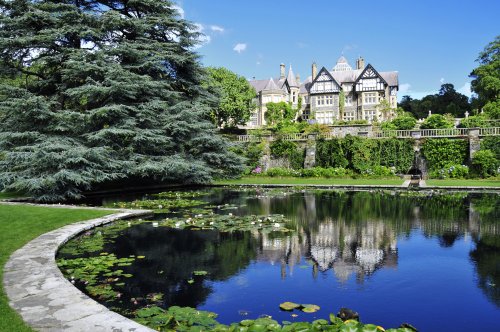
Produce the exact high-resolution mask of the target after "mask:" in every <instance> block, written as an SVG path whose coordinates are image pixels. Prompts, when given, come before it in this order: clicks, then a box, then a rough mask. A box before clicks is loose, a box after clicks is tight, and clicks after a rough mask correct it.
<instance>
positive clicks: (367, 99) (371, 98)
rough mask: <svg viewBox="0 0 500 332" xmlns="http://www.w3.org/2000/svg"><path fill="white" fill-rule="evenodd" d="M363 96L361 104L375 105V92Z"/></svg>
mask: <svg viewBox="0 0 500 332" xmlns="http://www.w3.org/2000/svg"><path fill="white" fill-rule="evenodd" d="M363 96H364V100H363V104H365V105H369V104H376V103H377V93H376V92H371V93H365V94H364V95H363Z"/></svg>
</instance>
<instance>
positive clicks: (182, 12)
mask: <svg viewBox="0 0 500 332" xmlns="http://www.w3.org/2000/svg"><path fill="white" fill-rule="evenodd" d="M172 8H173V9H175V10H177V12H178V13H179V16H180V17H181V18H184V16H185V12H184V9H183V8H182V7H180V6H172Z"/></svg>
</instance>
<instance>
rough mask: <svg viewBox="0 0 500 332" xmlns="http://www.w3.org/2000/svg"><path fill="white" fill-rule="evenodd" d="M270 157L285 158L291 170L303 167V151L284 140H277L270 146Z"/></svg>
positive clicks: (294, 144)
mask: <svg viewBox="0 0 500 332" xmlns="http://www.w3.org/2000/svg"><path fill="white" fill-rule="evenodd" d="M269 147H270V149H271V155H272V156H274V157H276V158H286V159H288V161H289V162H290V166H291V167H292V168H293V169H300V168H302V167H303V166H304V151H303V150H302V149H300V148H299V147H298V146H297V144H296V143H294V142H291V141H285V140H277V141H274V142H272V143H271V144H270V146H269Z"/></svg>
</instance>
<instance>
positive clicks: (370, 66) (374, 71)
mask: <svg viewBox="0 0 500 332" xmlns="http://www.w3.org/2000/svg"><path fill="white" fill-rule="evenodd" d="M369 70H372V71H373V73H374V74H375V75H377V76H378V77H380V79H382V81H384V83H385V84H387V85H389V83H387V81H386V80H385V79H384V78H383V77H382V75H380V74H379V73H378V71H376V70H375V68H373V66H372V65H371V64H368V65H367V66H366V67H365V69H363V71H362V72H361V74H359V76H358V78H357V79H356V81H355V82H354V84H356V83H358V82H359V80H360V79H362V78H363V74H364V73H366V72H367V71H369Z"/></svg>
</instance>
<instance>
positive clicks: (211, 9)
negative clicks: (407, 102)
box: [176, 0, 500, 98]
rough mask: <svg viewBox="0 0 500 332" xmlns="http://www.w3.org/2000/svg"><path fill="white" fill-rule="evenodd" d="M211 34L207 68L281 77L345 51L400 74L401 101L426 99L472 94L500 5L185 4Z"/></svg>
mask: <svg viewBox="0 0 500 332" xmlns="http://www.w3.org/2000/svg"><path fill="white" fill-rule="evenodd" d="M176 3H177V4H178V5H179V7H180V8H181V10H180V11H181V12H183V15H184V17H185V18H186V19H187V20H190V21H192V22H194V23H197V24H199V27H200V29H201V31H202V32H203V33H204V34H205V35H206V37H205V41H204V44H203V45H202V46H201V47H199V48H198V49H197V51H198V52H199V53H200V55H201V56H202V63H203V64H204V65H207V66H224V67H226V68H229V69H230V70H232V71H234V72H236V73H238V74H239V75H242V76H245V77H247V78H249V79H250V78H253V77H256V78H258V79H267V78H269V77H271V76H272V77H276V76H279V64H280V63H281V62H283V63H285V64H286V66H287V71H288V66H289V65H290V64H292V66H293V70H294V72H295V73H296V74H297V73H298V74H300V77H301V79H305V78H306V77H307V76H309V75H310V73H311V63H312V62H313V61H316V63H317V64H318V67H319V68H321V67H322V66H325V67H326V68H329V69H331V68H332V67H333V66H334V65H335V63H336V60H337V59H338V57H339V56H340V55H341V54H342V53H343V54H344V56H345V57H346V58H347V59H348V60H349V63H350V64H351V66H353V67H354V66H355V59H356V58H357V57H358V56H359V55H361V56H363V57H364V58H365V61H366V63H371V64H372V65H373V66H374V67H375V68H376V69H377V70H379V71H392V70H396V71H398V72H399V82H400V92H399V97H401V96H403V95H405V94H409V95H411V96H412V97H414V98H421V97H422V96H425V95H427V94H430V93H436V92H437V91H438V90H439V87H440V86H441V84H442V83H443V82H444V83H452V84H454V85H455V88H456V89H457V90H459V91H460V92H462V93H465V94H467V95H470V89H469V82H470V78H469V77H468V74H469V73H470V72H471V70H472V69H473V68H475V67H476V66H477V63H476V62H475V60H476V58H477V57H478V54H479V52H480V51H482V50H483V49H484V47H485V46H486V45H487V44H488V43H489V42H491V41H492V40H493V39H494V38H495V36H496V35H499V34H500V0H475V1H464V0H443V1H439V0H435V1H430V0H413V1H410V0H399V1H396V0H394V1H389V0H377V1H365V0H359V1H347V0H343V1H338V0H316V1H315V0H310V1H296V0H253V1H249V0H246V1H244V0H241V1H238V0H212V1H206V0H179V1H177V2H176Z"/></svg>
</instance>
